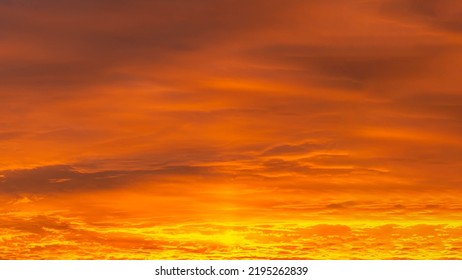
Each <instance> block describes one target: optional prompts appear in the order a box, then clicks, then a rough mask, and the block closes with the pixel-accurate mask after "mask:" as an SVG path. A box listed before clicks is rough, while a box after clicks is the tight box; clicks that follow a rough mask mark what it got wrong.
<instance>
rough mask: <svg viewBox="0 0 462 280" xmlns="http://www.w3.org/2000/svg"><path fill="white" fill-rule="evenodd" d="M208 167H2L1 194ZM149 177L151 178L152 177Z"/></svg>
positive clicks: (118, 182) (114, 184)
mask: <svg viewBox="0 0 462 280" xmlns="http://www.w3.org/2000/svg"><path fill="white" fill-rule="evenodd" d="M206 170H208V171H210V170H211V169H209V168H207V167H194V166H166V167H163V168H158V169H154V170H130V171H124V170H106V171H99V172H92V173H84V172H80V171H78V170H76V169H74V168H73V167H72V166H67V165H58V166H43V167H38V168H34V169H25V170H4V171H1V174H2V177H1V181H0V185H1V193H3V194H53V193H73V192H89V191H98V190H99V191H102V190H108V189H114V188H120V187H126V186H128V185H130V184H133V183H134V182H137V181H139V180H146V177H151V178H152V177H158V178H159V177H166V176H175V177H181V176H191V175H192V176H195V175H199V174H204V173H205V172H207V171H206ZM151 180H152V179H151Z"/></svg>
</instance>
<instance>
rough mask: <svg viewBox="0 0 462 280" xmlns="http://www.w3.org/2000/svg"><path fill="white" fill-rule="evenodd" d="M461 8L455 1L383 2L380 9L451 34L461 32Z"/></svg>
mask: <svg viewBox="0 0 462 280" xmlns="http://www.w3.org/2000/svg"><path fill="white" fill-rule="evenodd" d="M461 8H462V5H461V4H460V1H457V0H442V1H431V0H385V1H383V5H382V9H383V10H384V11H386V12H388V13H391V14H392V15H399V16H402V17H403V18H406V19H407V20H409V19H411V20H412V19H414V20H416V21H420V22H423V23H425V24H428V25H431V26H434V27H436V28H439V29H443V30H448V31H453V32H461V31H462V20H461V17H460V10H461Z"/></svg>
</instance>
